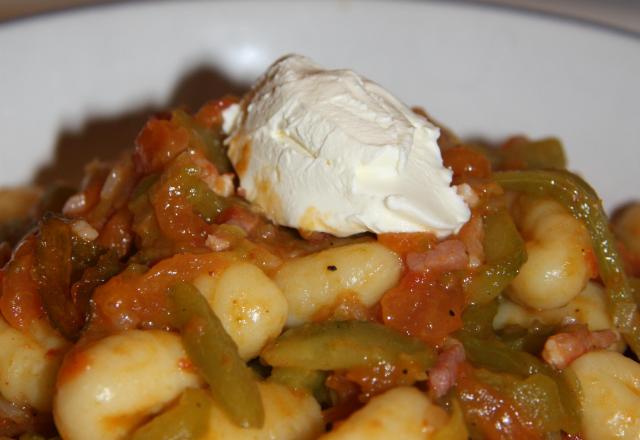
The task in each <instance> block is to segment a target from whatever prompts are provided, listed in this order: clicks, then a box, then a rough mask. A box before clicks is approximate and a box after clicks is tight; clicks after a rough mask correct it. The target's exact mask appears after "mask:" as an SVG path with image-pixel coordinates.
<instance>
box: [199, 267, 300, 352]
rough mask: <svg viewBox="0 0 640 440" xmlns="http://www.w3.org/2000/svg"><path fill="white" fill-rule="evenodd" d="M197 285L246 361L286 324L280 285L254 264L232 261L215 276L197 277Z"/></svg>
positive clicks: (284, 300) (284, 306) (285, 312)
mask: <svg viewBox="0 0 640 440" xmlns="http://www.w3.org/2000/svg"><path fill="white" fill-rule="evenodd" d="M194 285H195V286H196V287H197V288H198V290H200V292H201V293H202V294H203V295H204V296H205V298H207V301H208V302H209V304H210V305H211V308H212V309H213V312H214V313H215V314H216V316H217V317H218V318H219V319H220V321H221V322H222V325H223V326H224V329H225V330H226V331H227V333H229V335H230V336H231V339H233V341H234V342H235V343H236V344H237V346H238V352H239V354H240V357H242V358H243V359H245V360H246V359H251V358H253V357H255V356H257V355H258V353H260V351H261V350H262V348H263V347H264V346H265V345H266V344H267V342H268V341H269V340H271V339H273V338H275V337H276V336H278V335H279V334H280V332H281V331H282V328H283V327H284V323H285V320H286V318H287V309H288V305H287V301H286V299H285V298H284V296H283V294H282V292H281V291H280V289H279V288H278V286H277V285H276V284H275V283H274V282H273V281H271V279H269V278H268V277H267V276H266V275H265V274H264V273H263V272H262V271H261V270H260V269H259V268H258V267H256V266H254V265H253V264H250V263H244V262H241V263H236V264H233V265H231V266H229V267H228V268H227V269H225V270H224V271H223V272H222V273H220V274H216V275H215V276H214V275H203V276H200V277H198V278H196V280H195V281H194Z"/></svg>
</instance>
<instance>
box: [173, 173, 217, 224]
mask: <svg viewBox="0 0 640 440" xmlns="http://www.w3.org/2000/svg"><path fill="white" fill-rule="evenodd" d="M195 173H197V170H196V169H195V168H187V169H185V170H184V171H183V172H182V173H181V174H180V175H179V176H178V177H177V180H178V185H179V187H180V189H182V190H183V191H184V192H185V193H186V196H187V200H188V201H189V203H190V204H191V206H192V207H193V209H194V210H195V211H196V212H197V213H198V214H199V215H200V216H201V217H202V219H203V220H204V221H205V222H207V223H209V224H211V223H213V222H214V221H215V219H216V218H217V217H218V215H220V213H221V212H222V211H224V210H225V209H226V208H227V206H228V202H227V200H226V199H225V198H224V197H221V196H219V195H218V194H216V193H215V192H213V191H212V190H211V189H210V188H209V187H208V186H207V184H206V183H204V182H203V181H202V180H201V179H200V178H199V177H197V176H196V175H195Z"/></svg>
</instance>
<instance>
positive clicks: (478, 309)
mask: <svg viewBox="0 0 640 440" xmlns="http://www.w3.org/2000/svg"><path fill="white" fill-rule="evenodd" d="M497 312H498V301H497V300H493V301H490V302H487V303H484V304H471V305H469V306H468V307H467V308H466V309H464V313H463V314H462V323H463V327H462V329H463V330H464V331H465V332H467V333H470V334H472V335H474V336H477V337H480V338H484V339H486V338H490V337H492V336H494V331H493V318H494V317H495V316H496V313H497Z"/></svg>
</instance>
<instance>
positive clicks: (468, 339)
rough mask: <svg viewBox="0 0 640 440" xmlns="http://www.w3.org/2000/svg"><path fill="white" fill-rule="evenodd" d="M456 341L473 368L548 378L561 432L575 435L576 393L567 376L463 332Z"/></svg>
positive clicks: (577, 417)
mask: <svg viewBox="0 0 640 440" xmlns="http://www.w3.org/2000/svg"><path fill="white" fill-rule="evenodd" d="M456 338H457V339H458V340H460V342H462V344H463V345H464V349H465V353H466V355H467V359H469V360H470V361H471V362H472V363H473V364H474V365H476V366H480V367H484V368H488V369H489V370H491V371H495V372H500V373H508V374H514V375H516V376H519V377H523V378H526V377H529V376H532V375H535V374H544V375H546V376H547V377H549V378H551V379H552V380H553V382H554V383H555V386H556V387H557V392H558V393H559V396H560V399H561V401H562V407H563V409H564V416H563V417H564V419H563V420H564V421H563V429H564V430H565V431H567V432H570V433H575V432H578V431H579V429H580V415H579V414H580V410H579V408H580V403H579V402H580V391H579V385H577V384H576V381H575V379H574V378H572V377H571V375H570V373H568V372H558V371H556V370H553V369H552V368H551V367H549V366H548V365H546V364H545V363H544V362H542V361H541V360H540V359H538V358H537V357H535V356H533V355H531V354H529V353H526V352H524V351H517V350H512V349H510V348H509V347H507V346H506V345H505V344H503V343H501V342H499V341H497V340H482V339H479V338H476V337H474V336H471V335H469V334H466V333H465V332H459V333H458V334H457V335H456Z"/></svg>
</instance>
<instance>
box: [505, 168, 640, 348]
mask: <svg viewBox="0 0 640 440" xmlns="http://www.w3.org/2000/svg"><path fill="white" fill-rule="evenodd" d="M493 176H494V178H495V180H496V182H498V183H499V184H500V185H501V186H502V187H504V188H505V189H508V190H513V191H519V192H523V193H527V194H531V195H535V196H550V197H553V198H554V199H555V200H557V201H558V202H560V203H562V204H563V205H564V206H566V207H567V208H568V209H569V211H570V212H571V213H572V214H573V216H574V217H575V218H577V219H578V220H581V221H583V222H584V224H585V225H586V227H587V229H588V231H589V234H590V235H591V243H592V246H593V250H594V252H595V255H596V258H597V260H598V268H599V269H600V276H601V277H602V281H603V282H604V285H605V287H606V292H607V296H608V302H609V312H610V314H611V317H612V319H613V322H614V323H615V325H616V327H617V328H618V329H619V330H620V332H621V333H622V335H623V336H624V338H625V341H626V342H627V344H629V346H630V347H631V349H632V350H633V352H634V353H635V354H636V355H640V315H638V304H637V303H636V301H635V299H634V297H633V294H632V292H631V289H630V288H629V281H628V280H627V276H626V275H625V273H624V269H623V266H622V262H621V259H620V256H619V255H618V250H617V249H616V245H615V240H614V238H613V234H612V233H611V230H610V229H609V224H608V221H607V216H606V214H605V213H604V210H603V208H602V203H601V201H600V199H599V198H598V196H597V194H596V192H595V191H594V190H593V188H591V187H590V186H589V184H587V183H586V182H585V181H584V180H582V179H581V178H580V177H578V176H576V175H575V174H571V173H569V172H567V171H504V172H497V173H494V175H493Z"/></svg>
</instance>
